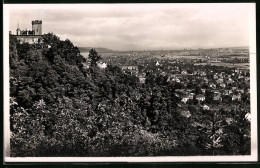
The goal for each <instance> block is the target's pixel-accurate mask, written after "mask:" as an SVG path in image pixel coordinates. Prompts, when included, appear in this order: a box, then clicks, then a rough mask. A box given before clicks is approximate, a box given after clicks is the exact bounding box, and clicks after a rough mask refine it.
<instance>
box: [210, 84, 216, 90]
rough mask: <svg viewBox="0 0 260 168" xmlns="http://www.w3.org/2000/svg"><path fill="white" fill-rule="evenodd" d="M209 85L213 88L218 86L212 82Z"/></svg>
mask: <svg viewBox="0 0 260 168" xmlns="http://www.w3.org/2000/svg"><path fill="white" fill-rule="evenodd" d="M209 87H211V88H213V89H216V87H217V86H216V85H215V84H214V83H210V84H209Z"/></svg>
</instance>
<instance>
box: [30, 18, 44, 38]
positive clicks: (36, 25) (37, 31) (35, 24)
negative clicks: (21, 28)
mask: <svg viewBox="0 0 260 168" xmlns="http://www.w3.org/2000/svg"><path fill="white" fill-rule="evenodd" d="M32 31H34V35H42V21H41V20H33V21H32Z"/></svg>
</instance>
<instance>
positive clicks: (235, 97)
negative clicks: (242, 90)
mask: <svg viewBox="0 0 260 168" xmlns="http://www.w3.org/2000/svg"><path fill="white" fill-rule="evenodd" d="M234 100H238V101H241V94H236V95H235V94H234V95H232V101H234Z"/></svg>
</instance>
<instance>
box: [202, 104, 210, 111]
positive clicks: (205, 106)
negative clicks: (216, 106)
mask: <svg viewBox="0 0 260 168" xmlns="http://www.w3.org/2000/svg"><path fill="white" fill-rule="evenodd" d="M202 109H203V110H210V107H209V106H208V105H206V104H205V105H204V106H203V107H202Z"/></svg>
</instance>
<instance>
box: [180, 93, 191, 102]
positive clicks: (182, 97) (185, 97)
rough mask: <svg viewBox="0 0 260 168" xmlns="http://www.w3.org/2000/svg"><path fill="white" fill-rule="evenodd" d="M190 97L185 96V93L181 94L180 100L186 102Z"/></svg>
mask: <svg viewBox="0 0 260 168" xmlns="http://www.w3.org/2000/svg"><path fill="white" fill-rule="evenodd" d="M189 99H190V98H189V96H187V95H182V96H181V102H183V103H185V104H186V103H187V101H188V100H189Z"/></svg>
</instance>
